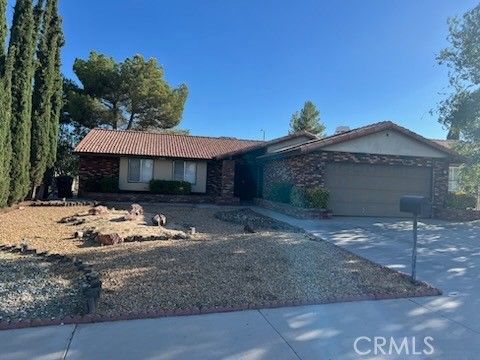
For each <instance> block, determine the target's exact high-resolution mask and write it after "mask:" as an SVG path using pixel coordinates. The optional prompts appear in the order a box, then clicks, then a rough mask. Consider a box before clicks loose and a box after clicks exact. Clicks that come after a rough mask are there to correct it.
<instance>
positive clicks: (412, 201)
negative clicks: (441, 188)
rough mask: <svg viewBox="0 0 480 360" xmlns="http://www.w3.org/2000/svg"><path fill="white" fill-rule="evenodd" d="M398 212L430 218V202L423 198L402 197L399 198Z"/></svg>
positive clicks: (413, 196) (415, 196)
mask: <svg viewBox="0 0 480 360" xmlns="http://www.w3.org/2000/svg"><path fill="white" fill-rule="evenodd" d="M400 211H403V212H409V213H412V214H414V215H420V216H426V217H428V216H430V201H429V199H428V198H426V197H425V196H418V195H404V196H402V197H400Z"/></svg>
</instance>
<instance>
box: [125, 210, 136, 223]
mask: <svg viewBox="0 0 480 360" xmlns="http://www.w3.org/2000/svg"><path fill="white" fill-rule="evenodd" d="M137 217H138V215H137V214H135V213H131V212H128V213H127V214H126V215H125V216H124V217H123V220H125V221H132V220H135V219H136V218H137Z"/></svg>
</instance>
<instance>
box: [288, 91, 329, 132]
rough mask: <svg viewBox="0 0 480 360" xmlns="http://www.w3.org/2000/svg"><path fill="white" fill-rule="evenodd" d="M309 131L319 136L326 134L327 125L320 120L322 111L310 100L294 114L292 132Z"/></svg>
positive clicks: (291, 123) (291, 124)
mask: <svg viewBox="0 0 480 360" xmlns="http://www.w3.org/2000/svg"><path fill="white" fill-rule="evenodd" d="M298 131H308V132H311V133H312V134H315V135H318V136H325V125H323V123H322V122H321V121H320V112H319V111H318V110H317V108H316V106H315V104H314V103H313V102H311V101H310V100H308V101H306V102H305V104H304V105H303V108H302V110H300V112H298V111H297V112H296V113H294V114H293V115H292V119H291V120H290V133H295V132H298Z"/></svg>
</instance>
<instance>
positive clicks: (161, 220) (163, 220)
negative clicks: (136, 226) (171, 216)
mask: <svg viewBox="0 0 480 360" xmlns="http://www.w3.org/2000/svg"><path fill="white" fill-rule="evenodd" d="M152 223H153V225H156V226H165V225H166V224H167V217H166V216H165V215H163V214H156V215H155V216H153V217H152Z"/></svg>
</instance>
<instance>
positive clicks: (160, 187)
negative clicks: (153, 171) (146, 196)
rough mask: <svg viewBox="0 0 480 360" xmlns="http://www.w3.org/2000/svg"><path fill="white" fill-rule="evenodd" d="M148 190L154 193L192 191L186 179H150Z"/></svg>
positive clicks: (181, 193) (179, 193)
mask: <svg viewBox="0 0 480 360" xmlns="http://www.w3.org/2000/svg"><path fill="white" fill-rule="evenodd" d="M150 191H151V192H152V193H154V194H167V195H188V194H190V193H191V191H192V184H190V183H189V182H187V181H175V180H151V181H150Z"/></svg>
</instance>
